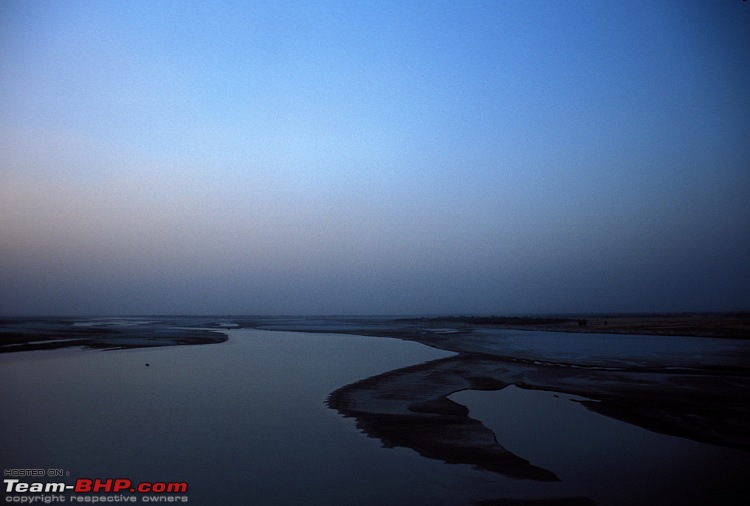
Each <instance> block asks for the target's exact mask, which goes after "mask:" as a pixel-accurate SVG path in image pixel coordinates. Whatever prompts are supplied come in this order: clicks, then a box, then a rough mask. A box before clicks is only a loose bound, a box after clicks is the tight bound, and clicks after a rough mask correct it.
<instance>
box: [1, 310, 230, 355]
mask: <svg viewBox="0 0 750 506" xmlns="http://www.w3.org/2000/svg"><path fill="white" fill-rule="evenodd" d="M211 327H215V328H216V329H217V330H210V328H211ZM221 328H222V324H221V323H217V321H216V320H215V319H209V318H190V317H184V318H174V317H170V318H93V319H91V318H40V317H31V318H0V353H11V352H21V351H36V350H51V349H60V348H70V347H84V348H94V349H104V350H118V349H119V350H121V349H130V348H151V347H157V346H177V345H194V344H216V343H222V342H224V341H226V340H227V336H226V335H225V334H224V333H222V332H219V331H218V330H219V329H221Z"/></svg>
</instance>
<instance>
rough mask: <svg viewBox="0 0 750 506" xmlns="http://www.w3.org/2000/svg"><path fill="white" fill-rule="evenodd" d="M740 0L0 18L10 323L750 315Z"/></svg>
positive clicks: (135, 6) (84, 6)
mask: <svg viewBox="0 0 750 506" xmlns="http://www.w3.org/2000/svg"><path fill="white" fill-rule="evenodd" d="M748 139H750V6H749V5H748V3H746V2H741V1H739V0H738V1H732V0H725V1H719V2H716V1H708V0H707V1H687V2H685V1H680V2H678V1H662V2H653V1H644V2H639V1H633V2H622V1H612V2H609V1H572V2H559V1H488V2H480V1H446V2H440V1H425V2H417V1H393V2H390V1H379V2H353V1H352V2H337V1H319V2H306V1H303V2H282V1H269V2H185V1H180V2H177V1H175V2H167V1H155V2H151V1H149V2H146V1H144V2H138V1H130V2H109V1H86V2H76V1H70V2H54V1H34V0H31V1H17V0H9V1H5V2H2V4H0V160H2V162H0V313H2V314H73V313H77V314H115V313H243V314H248V313H255V314H267V313H278V314H290V313H328V314H337V313H355V314H362V313H381V314H382V313H445V312H448V313H458V312H462V313H468V312H472V313H529V312H587V311H689V310H735V309H749V308H750V307H749V306H750V262H748V258H750V232H749V231H750V198H748V197H749V196H750V141H749V140H748Z"/></svg>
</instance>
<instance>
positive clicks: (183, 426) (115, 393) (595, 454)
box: [0, 330, 750, 505]
mask: <svg viewBox="0 0 750 506" xmlns="http://www.w3.org/2000/svg"><path fill="white" fill-rule="evenodd" d="M230 337H231V339H230V341H228V342H227V343H224V344H220V345H205V346H183V347H168V348H157V349H143V350H123V351H106V352H103V351H91V350H70V349H69V350H58V351H49V352H28V353H16V354H12V353H11V354H4V355H3V356H0V385H2V387H1V388H2V390H0V392H1V394H2V401H3V411H2V415H0V416H1V417H2V418H0V420H2V430H1V431H0V448H2V453H1V457H0V458H1V460H2V466H3V468H61V469H64V470H66V471H69V472H70V475H71V477H70V483H72V481H73V479H74V478H76V477H90V478H110V477H126V478H130V479H132V480H134V481H151V482H154V481H185V482H188V483H189V486H190V490H189V494H188V495H189V499H190V503H192V504H200V505H212V504H326V505H337V504H340V505H351V504H363V505H376V504H378V505H379V504H389V505H399V504H404V505H405V504H445V505H449V504H472V503H473V502H474V501H476V500H487V499H497V498H544V497H566V496H567V497H569V496H573V495H575V496H588V497H592V498H595V499H596V500H597V501H598V503H599V504H643V503H644V502H643V499H644V494H645V496H646V497H652V498H657V497H658V498H669V497H672V496H671V495H670V491H671V490H674V487H675V483H678V484H679V483H682V484H683V486H682V488H683V489H686V490H689V489H690V487H698V488H700V489H701V490H703V491H704V492H705V490H706V487H707V486H713V485H716V486H729V485H731V484H733V483H739V481H738V480H737V479H736V478H730V479H729V480H728V481H727V480H724V482H722V481H721V480H719V481H706V480H704V481H703V482H701V483H702V484H703V485H701V486H698V485H695V484H694V483H693V482H692V481H691V480H696V479H700V478H701V477H700V475H701V473H699V472H698V470H700V468H701V466H702V465H703V464H708V463H717V462H727V461H729V462H731V463H732V464H731V465H733V466H735V467H736V468H738V469H739V471H738V472H741V473H745V474H743V475H742V476H746V475H747V474H746V472H747V471H748V469H750V468H749V467H748V462H749V459H748V458H747V454H745V453H743V452H738V451H734V450H727V449H722V448H718V447H714V446H710V445H702V444H699V443H693V442H691V441H686V440H683V439H677V438H670V437H668V436H661V435H657V434H653V433H650V432H647V431H645V430H643V429H639V428H637V427H633V426H630V425H627V424H624V423H622V422H616V421H614V420H610V419H608V418H605V417H602V416H600V415H597V414H594V413H591V412H589V411H588V410H586V409H585V408H584V407H582V406H581V405H579V404H577V403H575V402H573V401H571V400H570V399H569V398H566V397H554V396H553V395H552V394H551V393H549V392H529V391H524V390H520V389H516V388H515V387H508V388H506V389H504V390H501V391H497V392H459V393H457V394H454V395H453V396H452V398H453V399H454V400H456V401H457V402H461V403H463V404H466V405H467V406H469V408H470V409H471V415H472V416H473V417H475V418H478V419H481V420H483V421H484V422H485V423H486V425H487V426H489V427H490V428H492V429H493V430H495V432H496V434H497V435H498V439H499V440H500V442H501V443H502V444H504V445H506V446H507V447H508V449H510V450H511V451H513V452H515V453H516V454H518V455H519V456H521V457H523V458H526V459H528V460H530V461H531V462H532V463H534V464H537V465H541V466H544V467H547V468H549V469H551V470H553V471H554V472H555V473H557V474H558V475H559V476H560V477H561V478H562V480H563V481H562V482H561V483H543V484H540V483H536V482H532V481H528V480H515V479H511V478H505V477H503V476H498V475H495V474H493V473H488V472H484V471H478V470H475V469H473V468H471V467H469V466H466V465H448V464H444V463H442V462H439V461H435V460H430V459H426V458H423V457H420V456H419V455H417V454H416V453H415V452H413V451H411V450H408V449H403V448H396V449H383V448H381V447H380V442H379V441H378V440H375V439H370V438H367V437H365V436H364V435H362V434H361V433H360V432H359V431H358V430H357V429H356V428H355V427H354V422H353V421H352V420H351V419H344V418H342V417H340V416H339V415H338V414H337V413H336V412H334V411H333V410H330V409H328V408H326V407H325V404H324V402H325V399H326V397H327V395H328V394H329V393H330V392H331V391H333V390H335V389H336V388H338V387H341V386H343V385H345V384H348V383H351V382H354V381H357V380H360V379H363V378H365V377H368V376H370V375H374V374H378V373H382V372H385V371H388V370H391V369H396V368H399V367H404V366H407V365H412V364H416V363H420V362H423V361H426V360H432V359H436V358H442V357H446V356H449V355H450V353H446V352H442V351H438V350H434V349H431V348H428V347H425V346H422V345H420V344H417V343H413V342H404V341H399V340H395V339H379V338H368V337H359V336H347V335H335V334H309V333H304V334H303V333H294V332H271V331H260V330H233V331H230ZM146 363H149V364H150V366H149V367H146V366H145V364H146ZM552 421H553V422H554V423H550V422H552ZM613 424H614V425H613ZM582 427H585V430H581V429H582ZM566 430H567V431H568V432H566ZM581 434H587V435H586V437H583V438H582V436H581ZM638 448H640V449H638ZM687 459H691V460H693V461H696V459H698V461H700V462H701V464H700V465H695V466H693V468H691V469H689V470H687V471H685V472H684V473H681V472H675V466H683V467H689V466H686V465H685V463H686V460H687ZM678 470H679V469H678ZM703 474H707V473H703ZM708 474H710V473H708ZM718 474H721V473H718ZM710 479H711V480H716V477H714V478H710ZM699 485H700V484H699ZM633 490H635V492H633ZM643 490H645V492H642V491H643ZM628 491H630V492H628ZM647 502H648V501H647ZM657 502H658V503H661V504H668V503H669V502H668V501H667V502H663V501H657ZM673 503H674V504H680V503H681V502H673Z"/></svg>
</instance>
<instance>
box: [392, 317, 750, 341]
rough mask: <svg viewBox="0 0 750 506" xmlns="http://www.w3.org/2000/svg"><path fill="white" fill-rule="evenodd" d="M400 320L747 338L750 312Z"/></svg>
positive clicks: (516, 327) (597, 332) (504, 326)
mask: <svg viewBox="0 0 750 506" xmlns="http://www.w3.org/2000/svg"><path fill="white" fill-rule="evenodd" d="M403 321H404V322H421V323H425V324H430V325H442V324H447V325H465V326H468V327H471V328H503V329H514V330H535V331H544V332H584V333H590V334H639V335H655V336H691V337H721V338H730V339H750V312H731V313H678V314H669V313H663V314H612V315H607V314H589V315H585V314H582V315H576V316H575V317H525V316H524V317H516V316H448V317H430V318H417V319H404V320H403Z"/></svg>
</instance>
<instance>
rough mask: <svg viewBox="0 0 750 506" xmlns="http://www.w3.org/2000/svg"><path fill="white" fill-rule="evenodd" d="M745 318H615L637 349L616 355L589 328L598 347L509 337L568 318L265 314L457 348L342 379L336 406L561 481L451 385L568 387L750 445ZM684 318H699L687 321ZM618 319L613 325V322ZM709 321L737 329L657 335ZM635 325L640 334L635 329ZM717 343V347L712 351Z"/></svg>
mask: <svg viewBox="0 0 750 506" xmlns="http://www.w3.org/2000/svg"><path fill="white" fill-rule="evenodd" d="M738 320H741V321H743V322H744V316H743V317H736V315H735V316H731V317H729V318H728V319H727V320H726V321H724V323H721V318H720V317H718V316H716V315H714V316H711V317H708V316H705V315H704V316H696V317H695V319H693V318H692V317H690V316H687V315H679V316H675V317H674V318H672V319H670V318H667V317H665V316H658V317H646V316H642V317H628V318H625V317H622V318H620V319H613V320H607V323H606V325H607V326H608V328H609V330H613V329H615V328H617V329H619V330H622V332H613V333H612V334H623V333H627V334H631V335H632V337H631V335H628V336H621V337H617V338H616V339H615V340H614V342H615V343H616V344H617V345H618V346H620V347H622V346H623V344H624V345H625V346H626V347H627V346H628V344H629V343H630V342H631V341H632V342H633V343H634V344H633V347H634V350H633V352H632V353H624V354H623V351H622V350H613V351H612V352H611V356H610V355H609V354H608V347H607V346H608V345H607V339H608V338H607V335H601V334H600V335H591V336H590V340H591V342H593V343H603V344H601V346H600V350H598V354H596V353H594V354H587V353H586V350H585V349H584V350H583V351H581V352H580V353H568V350H567V347H566V345H565V342H564V341H561V343H563V344H562V345H561V348H562V349H563V350H564V351H565V352H566V353H555V352H554V349H553V350H552V351H547V352H545V351H544V347H543V346H542V347H541V348H539V349H535V348H534V347H533V346H532V347H530V348H528V349H524V348H523V347H521V348H518V347H516V348H517V349H516V348H513V345H514V343H522V344H523V343H525V342H526V341H529V342H532V341H533V340H534V339H532V338H537V337H539V336H540V335H543V336H544V338H545V339H547V340H552V342H554V340H555V339H558V340H564V339H565V338H566V336H570V335H572V334H560V333H558V334H546V332H547V331H549V330H552V329H550V328H549V327H550V326H551V327H554V329H553V330H555V331H556V332H562V331H563V330H565V329H566V328H567V327H566V325H570V324H569V323H555V324H538V323H536V324H534V325H522V326H513V325H505V326H501V325H486V324H470V323H466V322H461V321H452V320H442V319H410V320H404V319H393V320H389V321H384V320H377V319H372V320H368V319H360V320H353V319H346V320H342V321H341V322H340V324H339V325H338V327H337V324H336V322H335V321H334V320H328V321H323V320H320V321H316V322H312V323H310V324H309V325H310V326H309V327H308V326H307V325H306V324H305V322H303V321H301V320H287V321H281V320H278V321H274V322H265V323H264V324H263V325H264V327H265V328H279V329H280V328H287V329H289V330H297V331H311V332H320V331H323V330H321V329H325V330H324V331H325V332H343V333H354V334H363V335H371V336H380V337H390V338H398V339H406V340H414V341H418V342H421V343H423V344H426V345H428V346H432V347H435V348H439V349H443V350H449V351H453V352H455V353H456V356H454V357H449V358H446V359H441V360H436V361H432V362H428V363H425V364H420V365H415V366H412V367H407V368H404V369H399V370H395V371H389V372H387V373H384V374H381V375H378V376H375V377H371V378H366V379H363V380H361V381H359V382H356V383H353V384H351V385H347V386H344V387H342V388H340V389H338V390H336V391H335V392H333V393H332V394H331V395H330V397H329V399H328V405H329V407H331V408H333V409H336V410H338V411H339V412H340V413H341V414H342V415H343V416H345V417H352V418H354V419H355V420H356V423H357V426H358V428H359V429H360V430H362V431H363V432H364V433H366V434H367V435H368V436H370V437H374V438H378V439H380V440H381V442H382V444H383V446H385V447H395V446H401V447H406V448H411V449H413V450H414V451H416V452H418V453H419V454H421V455H423V456H425V457H428V458H433V459H438V460H442V461H444V462H448V463H464V464H469V465H472V466H474V467H476V468H478V469H482V470H485V471H491V472H495V473H499V474H502V475H505V476H509V477H514V478H523V479H528V480H537V481H554V480H556V479H557V476H555V474H554V473H553V472H552V471H551V470H547V469H543V468H540V467H538V466H535V465H533V464H532V463H530V462H528V461H527V460H525V459H524V458H523V457H522V456H518V455H514V454H513V453H512V452H510V451H508V450H507V449H506V448H505V447H504V446H503V445H502V441H497V440H496V438H495V434H494V433H493V432H492V431H491V430H490V429H488V428H487V427H485V426H484V425H483V424H482V422H481V421H479V420H475V419H473V418H472V417H471V416H470V415H469V413H468V410H467V409H466V407H465V406H463V405H461V404H458V403H456V402H454V401H453V400H451V399H449V396H450V395H451V394H453V393H456V392H459V391H462V390H500V389H503V388H505V387H507V386H509V385H514V386H516V387H518V388H521V389H529V390H543V391H549V392H557V393H564V394H568V395H571V396H576V397H579V398H581V400H579V401H578V402H580V403H581V404H582V405H584V406H585V407H586V408H588V409H589V410H591V411H593V412H596V413H599V414H602V415H605V416H608V417H610V418H613V419H616V420H621V421H624V422H627V423H629V424H633V425H636V426H638V427H642V428H644V429H647V430H649V431H653V432H657V433H661V434H667V435H671V436H677V437H681V438H687V439H691V440H694V441H699V442H703V443H708V444H711V445H720V446H724V447H728V448H734V449H739V450H742V451H750V343H748V342H747V341H745V340H737V339H736V338H738V337H747V336H746V335H745V334H742V335H739V334H738V333H737V329H738V328H740V327H739V324H738V323H737V321H738ZM688 321H693V322H700V323H697V324H696V326H694V327H689V326H688ZM611 322H614V324H615V325H616V326H617V327H615V326H610V325H613V323H611ZM709 322H712V323H711V324H710V325H711V326H712V328H714V329H718V328H724V329H732V330H731V331H730V332H729V334H730V335H731V336H732V337H733V340H731V341H730V340H727V339H707V340H705V341H703V340H701V339H697V340H696V338H694V337H685V338H681V337H671V338H665V339H660V338H658V337H652V336H656V335H673V334H674V332H678V330H677V329H679V333H684V334H697V335H706V336H707V335H708V334H710V333H711V332H707V331H705V329H706V326H707V325H709ZM601 325H604V323H603V322H602V323H601ZM581 327H583V326H578V325H577V324H576V332H577V333H578V332H586V333H589V334H591V333H593V332H594V331H598V330H600V329H601V326H600V325H599V324H598V323H597V324H594V325H591V324H587V326H586V327H583V328H581ZM519 328H523V331H521V330H518V329H519ZM509 329H510V330H512V331H513V332H510V331H509ZM531 329H534V330H533V331H531V332H525V331H527V330H531ZM636 329H638V331H639V332H640V331H643V332H644V334H637V335H636V333H635V330H636ZM712 332H713V333H714V334H716V333H719V332H714V331H712ZM724 334H725V335H726V334H727V333H726V332H725V333H724ZM508 335H510V336H512V338H513V340H514V341H511V340H510V339H508V338H507V337H506V336H508ZM576 335H580V334H576ZM581 337H583V336H581ZM578 339H580V338H578ZM663 341H664V342H666V343H667V345H668V346H667V352H662V351H660V348H659V347H658V346H657V347H656V348H655V350H656V351H655V352H648V346H645V348H646V351H645V352H644V351H642V350H640V349H639V348H638V347H639V346H643V345H644V344H645V345H649V344H658V343H662V342H663ZM573 343H574V344H575V343H576V341H575V340H573ZM638 343H640V344H638ZM683 343H684V344H685V349H684V350H683V349H682V348H683V347H682V344H683ZM728 343H729V344H728ZM696 345H699V346H697V347H696ZM714 345H715V346H714ZM730 345H731V346H730ZM691 347H692V348H691ZM714 347H715V348H716V351H715V352H713V351H711V350H713V348H714ZM693 348H694V349H693ZM540 350H541V351H540ZM669 350H672V351H669ZM695 350H697V351H695ZM707 350H708V351H707ZM709 351H711V352H710V353H709ZM618 353H619V355H618ZM640 355H642V356H640ZM561 500H562V499H561Z"/></svg>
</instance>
